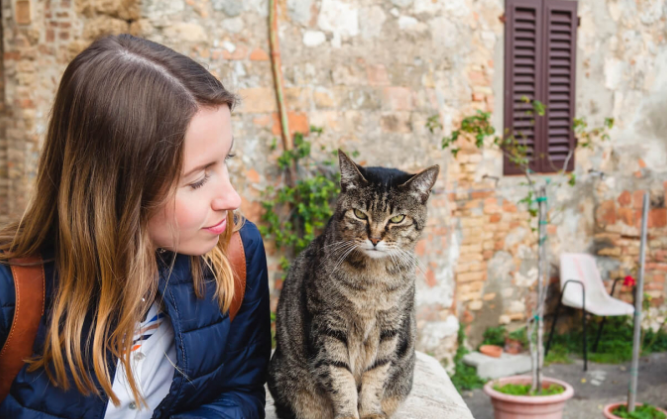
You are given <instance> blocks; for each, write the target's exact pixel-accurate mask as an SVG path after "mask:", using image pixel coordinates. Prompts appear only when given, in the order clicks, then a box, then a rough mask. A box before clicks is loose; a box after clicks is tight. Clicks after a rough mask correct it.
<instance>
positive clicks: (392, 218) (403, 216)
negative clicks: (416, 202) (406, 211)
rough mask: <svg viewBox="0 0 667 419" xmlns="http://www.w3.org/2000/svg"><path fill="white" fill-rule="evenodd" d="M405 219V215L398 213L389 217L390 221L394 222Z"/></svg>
mask: <svg viewBox="0 0 667 419" xmlns="http://www.w3.org/2000/svg"><path fill="white" fill-rule="evenodd" d="M403 220H405V215H397V216H395V217H391V218H390V219H389V221H391V222H392V223H400V222H401V221H403Z"/></svg>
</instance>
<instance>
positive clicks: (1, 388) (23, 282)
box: [0, 257, 45, 402]
mask: <svg viewBox="0 0 667 419" xmlns="http://www.w3.org/2000/svg"><path fill="white" fill-rule="evenodd" d="M10 263H12V265H11V269H12V276H13V277H14V290H15V292H16V303H15V305H14V319H13V321H12V327H11V329H10V331H9V336H7V340H6V341H5V345H4V346H3V347H2V351H0V402H2V401H3V400H4V399H5V397H7V394H8V393H9V388H10V387H11V386H12V382H13V381H14V379H15V378H16V375H17V374H18V373H19V371H21V368H23V364H24V363H25V361H24V360H25V359H26V358H29V357H30V356H32V348H33V345H34V343H35V336H37V329H38V328H39V321H40V320H41V318H42V316H43V315H44V295H45V281H44V265H43V264H42V260H41V258H37V257H36V258H24V259H12V260H11V261H10ZM19 265H23V266H19ZM28 265H29V266H28Z"/></svg>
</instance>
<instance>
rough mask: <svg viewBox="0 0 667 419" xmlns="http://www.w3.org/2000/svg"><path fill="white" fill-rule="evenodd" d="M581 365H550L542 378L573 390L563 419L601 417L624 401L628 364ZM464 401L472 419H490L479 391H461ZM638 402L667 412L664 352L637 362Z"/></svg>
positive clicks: (489, 409) (666, 358) (486, 399)
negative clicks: (604, 410) (609, 406)
mask: <svg viewBox="0 0 667 419" xmlns="http://www.w3.org/2000/svg"><path fill="white" fill-rule="evenodd" d="M583 367H584V362H583V361H582V360H576V361H575V362H574V363H572V364H567V365H566V364H552V365H550V366H548V367H547V368H546V369H545V375H546V376H549V377H553V378H557V379H560V380H563V381H565V382H567V383H569V384H570V385H572V386H573V387H574V397H573V398H572V399H570V400H569V401H568V402H567V403H566V405H565V412H564V415H563V418H564V419H597V418H600V419H601V418H603V415H602V408H603V406H604V405H606V404H608V403H612V402H618V401H623V400H625V399H626V398H627V394H628V385H629V382H630V363H626V364H620V365H610V364H595V363H591V362H589V363H588V371H587V372H584V371H583ZM462 396H463V400H464V401H465V402H466V403H467V404H468V407H469V408H470V410H471V411H472V414H473V416H474V417H475V419H493V407H492V406H491V400H490V399H489V397H488V396H487V395H486V394H484V392H483V391H482V390H481V389H479V390H474V391H464V392H463V394H462ZM637 401H638V402H642V403H651V404H653V405H655V406H659V407H661V408H663V409H667V353H658V354H651V355H649V356H647V357H643V358H641V359H640V361H639V384H638V388H637Z"/></svg>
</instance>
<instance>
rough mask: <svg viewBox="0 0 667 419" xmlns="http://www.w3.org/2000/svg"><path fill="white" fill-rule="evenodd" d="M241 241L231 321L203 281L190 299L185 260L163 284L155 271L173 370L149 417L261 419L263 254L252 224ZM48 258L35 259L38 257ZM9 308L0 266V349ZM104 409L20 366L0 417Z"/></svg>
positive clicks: (62, 415)
mask: <svg viewBox="0 0 667 419" xmlns="http://www.w3.org/2000/svg"><path fill="white" fill-rule="evenodd" d="M241 238H242V240H243V246H244V248H245V254H246V272H247V285H246V292H245V298H244V300H243V304H242V305H241V308H240V310H239V312H238V314H237V315H236V317H235V318H234V322H233V323H230V321H229V317H228V315H227V314H226V313H225V314H222V313H221V312H220V308H219V307H218V304H217V302H216V301H215V299H214V297H213V295H214V286H213V285H212V284H211V283H210V282H209V284H208V285H207V289H206V295H205V298H203V299H198V298H197V297H196V296H195V293H194V289H193V286H192V276H191V275H190V260H189V257H188V256H184V255H177V257H176V263H175V266H174V269H173V272H172V274H171V277H170V278H169V281H168V285H167V281H166V272H165V271H164V270H163V271H161V274H160V286H159V292H160V294H161V295H162V296H163V297H164V298H163V300H164V306H165V309H166V311H167V313H168V315H169V317H170V319H171V322H172V325H173V328H174V336H175V339H176V356H177V368H176V372H175V373H174V378H173V381H172V383H171V387H170V390H169V394H168V395H167V396H166V397H165V399H164V400H163V401H162V403H160V405H159V406H157V407H156V408H155V412H154V415H153V418H177V419H194V418H206V419H209V418H211V419H213V418H220V419H262V418H264V405H265V396H266V395H265V392H264V383H265V381H266V368H267V365H268V361H269V356H270V352H271V333H270V314H269V288H268V276H267V268H266V255H265V253H264V245H263V243H262V238H261V236H260V234H259V231H258V230H257V227H255V225H254V224H252V223H250V222H248V221H246V223H245V225H244V226H243V228H242V229H241ZM49 256H50V255H48V254H46V253H45V254H44V255H43V257H44V258H45V259H47V258H48V257H49ZM45 272H46V307H47V308H48V307H49V304H50V302H51V294H52V293H53V284H54V281H57V278H55V277H54V267H53V262H51V263H46V264H45ZM14 302H15V295H14V283H13V279H12V275H11V270H10V269H9V267H8V266H5V265H0V347H1V346H2V345H3V344H4V342H5V340H6V339H7V335H8V334H9V329H10V327H11V323H12V317H13V315H14ZM47 311H48V309H47ZM45 327H46V323H45V317H43V318H42V322H41V324H40V326H39V330H38V332H37V338H36V339H35V346H34V348H33V349H34V350H35V352H36V353H41V350H42V348H43V346H42V345H43V342H44V339H45ZM83 335H84V336H85V335H87V333H85V332H84V333H83ZM109 365H110V367H111V368H112V371H114V370H115V365H116V360H114V359H112V358H111V357H109ZM90 370H91V371H92V366H91V369H90ZM114 372H115V371H114ZM93 378H95V376H94V375H93ZM70 383H72V381H70ZM97 385H98V386H99V383H98V384H97ZM99 388H100V389H101V387H99ZM102 394H103V393H102ZM107 403H108V398H107V397H106V396H83V395H82V394H80V393H79V392H78V391H77V390H76V387H74V386H73V385H72V386H71V387H70V389H69V390H68V391H63V390H62V389H61V388H57V387H54V386H53V385H52V384H51V383H50V382H49V380H48V378H47V376H46V374H45V373H44V371H43V370H38V371H35V372H32V373H29V372H27V370H26V367H24V368H23V369H22V370H21V372H20V373H19V374H18V376H17V377H16V379H15V380H14V382H13V384H12V387H11V390H10V393H9V395H8V396H7V398H6V399H5V400H4V401H3V402H2V404H0V418H3V419H4V418H11V419H56V418H57V419H83V418H86V419H103V418H104V414H105V411H106V406H107Z"/></svg>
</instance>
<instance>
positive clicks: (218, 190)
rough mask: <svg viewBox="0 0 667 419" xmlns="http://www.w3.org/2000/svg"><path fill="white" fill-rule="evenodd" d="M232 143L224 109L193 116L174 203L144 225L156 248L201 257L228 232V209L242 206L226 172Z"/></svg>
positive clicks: (169, 202) (186, 137)
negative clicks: (221, 235)
mask: <svg viewBox="0 0 667 419" xmlns="http://www.w3.org/2000/svg"><path fill="white" fill-rule="evenodd" d="M233 143H234V140H233V137H232V126H231V113H230V110H229V107H228V106H226V105H224V106H220V107H219V108H217V109H200V110H199V111H198V112H197V113H196V114H195V116H194V117H193V118H192V120H191V121H190V125H189V126H188V129H187V132H186V134H185V144H184V146H183V172H182V173H181V176H180V180H179V181H178V184H177V186H176V191H175V201H172V200H169V201H168V202H167V204H165V205H164V207H162V208H161V209H160V210H159V211H158V213H157V214H156V215H155V216H154V217H153V218H151V219H150V221H149V222H148V232H149V235H150V238H151V240H152V242H153V244H154V246H155V247H157V248H163V249H168V250H171V251H175V252H178V253H182V254H186V255H203V254H205V253H207V252H209V251H210V250H211V249H213V248H214V247H215V245H216V244H217V243H218V238H219V236H220V234H222V233H223V232H224V231H225V229H226V228H232V224H233V220H227V219H226V216H227V211H228V210H235V209H237V208H238V207H239V205H241V198H240V197H239V194H238V193H236V190H234V187H233V186H232V184H231V183H230V182H229V172H228V171H227V159H228V158H229V157H230V153H231V151H232V145H233Z"/></svg>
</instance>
